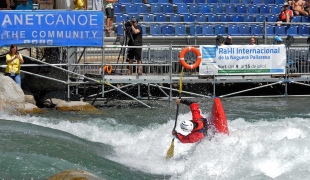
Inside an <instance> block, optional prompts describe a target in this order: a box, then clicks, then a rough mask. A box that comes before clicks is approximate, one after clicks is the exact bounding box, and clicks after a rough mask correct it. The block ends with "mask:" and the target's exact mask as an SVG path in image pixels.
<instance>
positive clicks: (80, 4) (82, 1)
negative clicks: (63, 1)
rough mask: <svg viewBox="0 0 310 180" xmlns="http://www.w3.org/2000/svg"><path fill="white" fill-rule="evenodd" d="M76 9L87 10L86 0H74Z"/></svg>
mask: <svg viewBox="0 0 310 180" xmlns="http://www.w3.org/2000/svg"><path fill="white" fill-rule="evenodd" d="M73 3H74V9H75V10H86V9H87V7H86V4H87V2H86V0H73Z"/></svg>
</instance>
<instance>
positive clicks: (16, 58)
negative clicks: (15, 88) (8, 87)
mask: <svg viewBox="0 0 310 180" xmlns="http://www.w3.org/2000/svg"><path fill="white" fill-rule="evenodd" d="M6 63H7V66H6V69H5V75H6V76H10V77H11V78H12V79H13V80H14V81H15V82H16V83H17V84H18V85H19V86H20V87H21V86H22V83H21V78H20V74H19V73H20V64H23V63H24V60H23V56H22V55H21V54H19V53H18V50H17V46H16V45H14V44H12V45H11V47H10V53H9V54H7V55H6Z"/></svg>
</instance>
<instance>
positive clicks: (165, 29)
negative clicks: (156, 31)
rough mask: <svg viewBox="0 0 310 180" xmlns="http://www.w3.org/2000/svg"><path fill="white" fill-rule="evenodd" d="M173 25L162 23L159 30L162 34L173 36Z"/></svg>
mask: <svg viewBox="0 0 310 180" xmlns="http://www.w3.org/2000/svg"><path fill="white" fill-rule="evenodd" d="M173 30H174V29H173V26H171V25H163V26H162V27H161V32H162V34H163V35H164V36H174V35H175V34H174V31H173Z"/></svg>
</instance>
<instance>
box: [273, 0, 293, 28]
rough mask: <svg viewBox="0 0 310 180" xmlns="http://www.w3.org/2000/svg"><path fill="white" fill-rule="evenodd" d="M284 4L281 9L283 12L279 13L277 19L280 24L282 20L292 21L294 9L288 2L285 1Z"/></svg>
mask: <svg viewBox="0 0 310 180" xmlns="http://www.w3.org/2000/svg"><path fill="white" fill-rule="evenodd" d="M283 6H284V7H283V8H282V9H281V13H280V14H279V17H278V20H277V22H278V24H277V25H278V26H280V25H281V23H282V22H286V23H289V22H291V20H292V18H293V11H292V10H290V9H289V8H288V3H287V2H285V3H284V5H283Z"/></svg>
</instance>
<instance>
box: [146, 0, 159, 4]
mask: <svg viewBox="0 0 310 180" xmlns="http://www.w3.org/2000/svg"><path fill="white" fill-rule="evenodd" d="M148 3H149V4H157V3H158V0H148Z"/></svg>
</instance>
